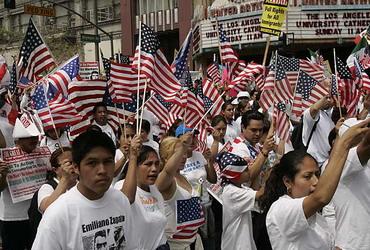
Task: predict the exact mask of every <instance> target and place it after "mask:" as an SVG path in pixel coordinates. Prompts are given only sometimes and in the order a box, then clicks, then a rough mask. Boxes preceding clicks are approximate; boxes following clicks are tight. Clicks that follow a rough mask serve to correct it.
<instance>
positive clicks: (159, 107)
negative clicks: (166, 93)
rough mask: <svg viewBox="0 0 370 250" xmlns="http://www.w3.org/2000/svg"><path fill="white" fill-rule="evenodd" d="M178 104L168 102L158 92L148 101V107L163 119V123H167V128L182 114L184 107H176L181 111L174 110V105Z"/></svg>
mask: <svg viewBox="0 0 370 250" xmlns="http://www.w3.org/2000/svg"><path fill="white" fill-rule="evenodd" d="M174 105H176V104H173V103H171V102H166V101H165V100H164V99H163V97H162V96H160V95H158V94H154V96H153V97H152V98H151V99H150V100H149V101H148V102H147V103H146V105H145V106H146V108H147V109H148V110H149V111H151V112H153V113H154V114H155V115H156V116H157V117H158V119H159V120H160V121H161V123H162V124H165V125H166V128H169V127H171V126H172V124H173V123H174V122H175V121H176V119H178V118H180V117H181V116H182V114H181V113H182V112H183V110H182V108H180V109H176V110H177V111H180V112H181V113H180V114H179V113H177V114H176V113H173V112H172V110H174V108H173V106H174Z"/></svg>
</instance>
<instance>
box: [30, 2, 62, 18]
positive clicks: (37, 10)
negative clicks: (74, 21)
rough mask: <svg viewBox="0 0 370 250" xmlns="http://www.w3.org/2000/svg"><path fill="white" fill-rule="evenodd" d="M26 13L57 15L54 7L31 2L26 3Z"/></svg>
mask: <svg viewBox="0 0 370 250" xmlns="http://www.w3.org/2000/svg"><path fill="white" fill-rule="evenodd" d="M24 13H25V14H30V15H37V16H49V17H55V9H54V8H46V7H39V6H35V5H31V4H25V5H24Z"/></svg>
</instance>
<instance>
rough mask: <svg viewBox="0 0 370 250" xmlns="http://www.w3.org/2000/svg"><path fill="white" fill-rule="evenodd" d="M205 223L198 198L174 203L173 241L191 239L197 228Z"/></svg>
mask: <svg viewBox="0 0 370 250" xmlns="http://www.w3.org/2000/svg"><path fill="white" fill-rule="evenodd" d="M204 223H205V219H204V213H203V208H202V205H201V202H200V198H199V197H192V198H190V199H187V200H177V201H176V224H177V226H176V229H177V230H178V232H177V233H176V234H174V235H173V236H172V237H173V238H174V239H179V240H181V239H192V238H194V237H195V236H196V234H197V231H198V228H199V227H200V226H201V225H203V224H204Z"/></svg>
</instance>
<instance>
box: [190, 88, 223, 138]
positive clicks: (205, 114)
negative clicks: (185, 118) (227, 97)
mask: <svg viewBox="0 0 370 250" xmlns="http://www.w3.org/2000/svg"><path fill="white" fill-rule="evenodd" d="M224 94H226V91H224V92H222V93H221V94H220V96H219V97H217V99H216V101H215V102H214V103H213V104H212V105H211V107H209V109H208V110H207V112H205V113H204V115H203V116H202V118H200V120H199V122H198V123H197V125H195V126H194V128H193V131H192V132H194V130H195V129H196V128H197V127H198V126H199V124H200V123H201V122H202V121H203V120H204V118H205V117H206V116H207V115H208V113H209V112H211V110H212V108H213V107H214V106H215V105H216V104H217V103H218V101H220V99H221V98H222V96H223V95H224Z"/></svg>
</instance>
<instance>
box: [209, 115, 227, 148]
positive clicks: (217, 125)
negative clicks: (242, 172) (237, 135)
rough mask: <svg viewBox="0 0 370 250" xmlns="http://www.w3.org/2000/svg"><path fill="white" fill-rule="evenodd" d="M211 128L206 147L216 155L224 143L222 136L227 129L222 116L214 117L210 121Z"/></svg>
mask: <svg viewBox="0 0 370 250" xmlns="http://www.w3.org/2000/svg"><path fill="white" fill-rule="evenodd" d="M211 126H212V129H213V130H212V133H211V134H209V135H208V136H207V147H208V148H209V149H211V152H212V153H216V154H217V153H218V152H219V151H220V150H221V149H222V148H223V146H224V143H225V139H224V136H225V134H226V128H227V123H226V119H225V118H224V117H223V116H222V115H216V116H215V117H213V119H212V122H211ZM212 149H213V150H212ZM213 151H215V152H213Z"/></svg>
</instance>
